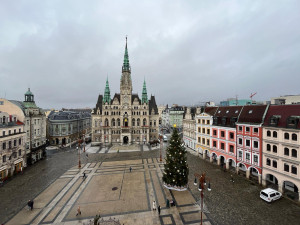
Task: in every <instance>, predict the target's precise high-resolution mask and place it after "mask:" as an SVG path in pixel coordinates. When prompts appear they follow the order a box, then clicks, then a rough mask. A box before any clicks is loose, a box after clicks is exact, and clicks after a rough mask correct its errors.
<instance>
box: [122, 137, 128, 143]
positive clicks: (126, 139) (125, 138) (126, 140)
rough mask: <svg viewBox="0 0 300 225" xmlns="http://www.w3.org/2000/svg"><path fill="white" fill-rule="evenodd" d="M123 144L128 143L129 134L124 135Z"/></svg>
mask: <svg viewBox="0 0 300 225" xmlns="http://www.w3.org/2000/svg"><path fill="white" fill-rule="evenodd" d="M123 144H125V145H126V144H128V137H127V136H125V137H123Z"/></svg>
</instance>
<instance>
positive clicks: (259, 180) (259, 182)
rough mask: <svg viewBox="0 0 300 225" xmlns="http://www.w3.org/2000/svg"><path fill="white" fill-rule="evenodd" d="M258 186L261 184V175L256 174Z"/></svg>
mask: <svg viewBox="0 0 300 225" xmlns="http://www.w3.org/2000/svg"><path fill="white" fill-rule="evenodd" d="M258 184H261V174H258Z"/></svg>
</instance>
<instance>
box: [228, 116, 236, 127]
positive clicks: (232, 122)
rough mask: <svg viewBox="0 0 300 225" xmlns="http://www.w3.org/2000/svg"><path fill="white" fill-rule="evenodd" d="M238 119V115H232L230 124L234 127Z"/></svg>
mask: <svg viewBox="0 0 300 225" xmlns="http://www.w3.org/2000/svg"><path fill="white" fill-rule="evenodd" d="M236 121H237V117H231V118H230V126H231V127H234V126H235V123H236Z"/></svg>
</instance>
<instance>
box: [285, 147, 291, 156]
mask: <svg viewBox="0 0 300 225" xmlns="http://www.w3.org/2000/svg"><path fill="white" fill-rule="evenodd" d="M284 155H287V156H289V155H290V150H289V149H288V148H284Z"/></svg>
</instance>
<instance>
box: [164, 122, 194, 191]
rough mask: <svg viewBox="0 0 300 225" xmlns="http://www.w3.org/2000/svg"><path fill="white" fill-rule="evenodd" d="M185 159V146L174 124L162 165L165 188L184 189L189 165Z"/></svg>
mask: <svg viewBox="0 0 300 225" xmlns="http://www.w3.org/2000/svg"><path fill="white" fill-rule="evenodd" d="M186 159H187V156H186V150H185V147H184V146H183V143H182V141H181V138H180V136H179V134H178V130H177V128H176V126H174V129H173V133H172V136H171V139H170V142H169V146H168V148H167V153H166V158H165V160H166V163H165V165H164V167H165V170H164V173H163V182H164V186H165V187H166V188H169V189H175V190H186V188H187V184H188V176H189V167H188V165H187V160H186Z"/></svg>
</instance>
